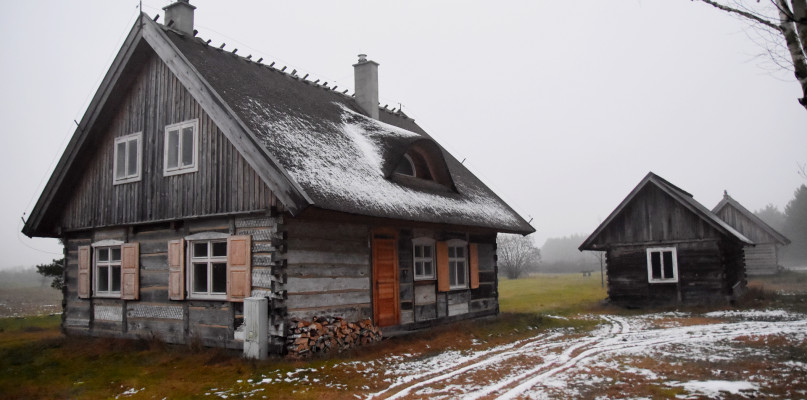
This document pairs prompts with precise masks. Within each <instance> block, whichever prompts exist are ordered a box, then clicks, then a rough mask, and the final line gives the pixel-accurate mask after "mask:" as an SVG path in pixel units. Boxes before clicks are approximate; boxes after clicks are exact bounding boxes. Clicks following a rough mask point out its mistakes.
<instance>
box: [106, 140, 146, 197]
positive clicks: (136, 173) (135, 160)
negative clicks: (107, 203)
mask: <svg viewBox="0 0 807 400" xmlns="http://www.w3.org/2000/svg"><path fill="white" fill-rule="evenodd" d="M142 137H143V133H142V132H137V133H133V134H131V135H126V136H121V137H119V138H116V139H115V155H114V163H115V164H114V166H113V168H112V169H113V171H112V174H113V179H112V184H113V185H118V184H121V183H129V182H137V181H139V180H140V164H141V163H142V162H141V161H142V158H143V155H142V154H143V149H142V144H141V143H143V141H142Z"/></svg>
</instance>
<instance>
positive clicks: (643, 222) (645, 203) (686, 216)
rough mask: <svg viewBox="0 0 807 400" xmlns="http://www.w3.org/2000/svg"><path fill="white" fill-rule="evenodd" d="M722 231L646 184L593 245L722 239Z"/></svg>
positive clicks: (656, 188)
mask: <svg viewBox="0 0 807 400" xmlns="http://www.w3.org/2000/svg"><path fill="white" fill-rule="evenodd" d="M719 238H721V234H720V233H719V232H718V231H716V230H715V229H714V228H712V227H711V226H709V224H708V223H707V222H706V221H704V220H703V219H702V218H701V217H699V216H697V215H695V214H694V213H693V212H691V211H689V210H688V209H686V207H684V206H683V205H682V204H681V203H680V202H678V201H676V200H675V199H673V198H672V197H670V196H669V195H668V194H667V193H665V192H664V191H662V190H661V189H659V188H658V187H657V186H655V185H646V186H645V187H644V188H643V189H642V190H641V191H640V192H639V193H637V194H636V196H635V197H634V199H633V201H631V202H630V203H629V204H627V206H626V207H625V208H624V209H623V210H622V212H620V213H619V215H617V216H616V217H615V218H614V220H612V221H611V222H610V223H609V224H608V226H607V227H606V228H605V229H604V230H603V231H602V232H601V233H600V234H599V235H598V236H597V238H596V239H595V241H594V242H593V243H592V244H595V245H602V246H605V245H613V244H629V243H649V242H670V241H676V240H678V241H688V240H702V239H719Z"/></svg>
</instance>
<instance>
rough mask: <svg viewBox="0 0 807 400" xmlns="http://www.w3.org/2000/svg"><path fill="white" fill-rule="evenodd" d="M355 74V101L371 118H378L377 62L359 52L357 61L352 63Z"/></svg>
mask: <svg viewBox="0 0 807 400" xmlns="http://www.w3.org/2000/svg"><path fill="white" fill-rule="evenodd" d="M353 72H354V75H355V87H356V101H357V102H358V103H359V106H360V107H361V108H362V110H364V112H366V113H367V115H369V116H370V117H371V118H374V119H378V63H377V62H375V61H370V60H368V59H367V55H366V54H359V61H358V62H357V63H356V64H353Z"/></svg>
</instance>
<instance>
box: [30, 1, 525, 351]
mask: <svg viewBox="0 0 807 400" xmlns="http://www.w3.org/2000/svg"><path fill="white" fill-rule="evenodd" d="M194 9H195V7H194V6H192V5H190V4H189V3H188V2H187V1H186V0H184V1H182V0H181V1H178V2H176V3H172V4H171V5H169V6H167V7H165V14H166V16H165V18H164V20H165V21H166V23H165V24H164V25H162V24H159V23H157V22H155V21H156V19H155V20H152V19H151V18H148V16H146V15H145V14H143V15H141V17H140V18H139V19H138V20H137V22H136V23H135V24H134V26H133V27H132V29H131V31H130V33H129V34H128V36H127V38H126V40H125V42H124V44H123V46H122V48H121V49H120V52H119V53H118V55H117V57H116V58H115V60H114V61H113V64H112V66H111V68H110V70H109V71H108V73H107V75H106V76H105V78H104V80H103V81H102V83H101V85H100V87H99V89H98V91H97V93H96V94H95V96H94V98H93V100H92V102H91V104H90V106H89V107H88V109H87V111H86V114H85V115H84V117H83V118H82V120H81V122H80V123H79V126H78V128H77V129H76V131H75V134H74V135H73V137H72V139H71V141H70V142H69V144H68V146H67V148H66V150H65V153H64V154H63V156H62V158H61V159H60V161H59V163H58V165H57V167H56V169H55V172H54V173H53V175H52V177H51V178H50V180H49V181H48V183H47V185H46V187H45V189H44V190H43V193H42V195H41V197H40V198H39V200H38V202H37V203H36V205H35V207H34V209H33V212H32V213H31V215H30V218H29V219H28V221H27V222H26V224H25V227H24V229H23V232H24V233H25V234H26V235H28V236H39V237H54V238H60V239H62V240H63V242H64V248H65V250H64V255H65V257H66V259H67V263H66V268H65V282H66V287H65V289H64V314H63V322H62V325H63V330H64V331H65V332H67V333H68V334H83V335H95V336H112V337H126V338H136V337H158V338H160V339H162V340H165V341H168V342H175V343H187V342H189V341H191V340H197V339H198V340H201V341H202V343H204V344H206V345H210V346H220V347H229V348H240V347H242V346H243V344H242V342H240V341H239V340H238V339H237V336H238V335H237V334H236V332H237V329H238V328H239V326H240V325H241V324H242V319H243V301H244V298H246V297H250V296H253V297H264V298H269V299H270V305H269V310H268V311H267V312H268V313H269V314H270V315H269V318H268V319H269V322H268V323H269V327H268V330H269V333H268V335H269V336H270V339H271V343H272V344H273V346H274V347H273V351H276V352H283V348H284V347H285V345H287V344H288V340H289V339H290V338H289V334H288V332H289V324H290V322H291V321H296V320H298V319H299V320H307V321H310V320H311V319H312V318H314V317H322V318H334V317H338V318H343V319H344V320H345V321H365V320H368V319H369V320H371V321H372V323H373V324H374V325H375V326H377V327H383V328H384V329H415V328H421V327H428V326H431V325H434V324H439V323H444V322H448V321H454V320H458V319H465V318H475V317H481V316H488V315H495V314H497V313H498V308H499V305H498V291H497V277H496V275H497V274H496V273H497V266H496V236H497V233H499V232H509V233H519V234H529V233H531V232H533V231H534V229H533V228H532V227H531V226H530V225H529V224H528V223H527V222H526V221H525V220H524V219H523V218H522V217H520V216H519V215H518V214H517V213H516V212H514V211H513V210H512V209H511V208H510V207H509V206H508V205H507V204H505V203H504V202H503V201H502V200H501V199H500V198H499V197H497V196H496V195H495V194H494V193H493V192H492V191H491V190H490V189H489V188H488V187H487V186H485V185H484V184H483V183H482V182H481V181H480V180H479V179H477V178H476V177H475V176H474V175H473V174H472V173H471V172H469V171H468V170H467V169H466V168H465V167H464V166H463V165H462V163H460V162H459V161H457V160H456V159H455V158H454V157H453V156H451V154H449V153H448V152H447V151H445V149H443V148H442V147H441V146H440V145H439V144H438V143H437V142H435V141H434V139H432V138H431V137H430V136H429V135H428V134H427V133H426V132H424V131H423V129H421V128H420V127H419V126H418V125H417V124H416V123H415V121H414V120H413V119H411V118H409V117H408V116H407V115H406V114H404V113H403V112H402V111H401V110H388V109H387V108H386V107H384V108H380V107H379V104H378V80H377V76H378V75H377V74H378V64H377V63H375V62H373V61H369V60H367V59H366V57H365V56H363V55H362V56H360V58H359V61H358V62H357V63H356V64H355V65H354V66H353V67H354V72H355V79H356V93H355V96H351V95H349V94H347V93H346V91H345V92H342V91H337V90H336V87H331V86H329V85H328V84H327V83H322V82H320V81H319V80H311V79H307V76H300V74H297V72H296V71H293V70H289V69H287V68H285V67H282V68H281V67H280V66H279V65H275V63H268V62H263V61H262V59H257V60H256V59H255V58H253V57H252V56H251V55H246V57H244V56H242V55H241V54H236V51H235V50H233V51H229V50H225V49H223V46H221V47H220V46H213V45H210V43H209V42H210V41H205V40H203V39H200V38H197V37H196V32H195V31H194V29H193V15H194ZM256 58H257V57H256Z"/></svg>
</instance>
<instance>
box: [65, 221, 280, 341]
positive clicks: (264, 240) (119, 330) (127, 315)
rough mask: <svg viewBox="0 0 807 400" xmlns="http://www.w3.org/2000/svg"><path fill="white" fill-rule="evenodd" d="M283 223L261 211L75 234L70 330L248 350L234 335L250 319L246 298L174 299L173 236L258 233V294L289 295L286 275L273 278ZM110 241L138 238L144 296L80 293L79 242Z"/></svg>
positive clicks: (70, 247)
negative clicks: (282, 284) (281, 283)
mask: <svg viewBox="0 0 807 400" xmlns="http://www.w3.org/2000/svg"><path fill="white" fill-rule="evenodd" d="M278 222H279V221H278V218H273V217H267V216H265V215H254V216H247V217H238V218H232V217H231V218H210V219H202V220H191V221H185V222H184V223H174V224H173V225H171V224H154V225H143V226H138V227H137V229H134V228H132V229H129V228H113V229H99V230H96V231H94V232H92V233H87V234H84V235H75V236H70V237H68V238H66V241H65V243H66V248H67V253H68V254H67V265H66V268H65V278H66V283H67V289H66V290H65V310H64V314H63V328H64V330H65V331H66V332H67V333H68V334H82V335H88V334H89V335H93V336H106V337H123V338H152V337H156V338H159V339H161V340H164V341H166V342H169V343H189V342H192V341H199V342H200V343H202V344H204V345H207V346H216V347H229V348H241V346H242V344H241V342H238V341H236V340H235V339H234V331H235V328H237V326H238V325H240V324H241V322H242V321H243V316H242V313H243V306H242V304H241V303H231V302H227V301H201V300H183V301H173V300H169V298H168V241H170V240H174V239H179V238H183V237H185V236H188V235H192V234H194V233H199V232H221V233H228V234H237V235H247V234H248V235H251V237H252V277H253V279H252V281H253V294H257V295H264V296H267V297H282V295H280V294H278V288H277V287H276V286H274V285H273V282H274V281H276V280H280V279H279V278H274V277H271V276H272V275H271V272H272V266H271V265H272V262H271V259H272V256H271V254H272V253H274V252H277V251H278V249H277V248H276V247H274V246H273V244H272V243H273V238H274V237H275V236H274V235H275V232H276V231H277V224H278ZM105 239H113V240H121V241H124V242H137V243H139V245H140V299H139V300H136V301H126V300H121V299H108V298H91V299H80V298H78V293H77V285H76V282H77V278H78V246H87V245H90V244H91V243H93V242H97V241H100V240H105ZM267 276H270V277H268V278H267ZM275 328H276V327H275ZM276 330H277V329H275V331H276ZM270 331H271V330H270ZM272 332H274V331H272ZM275 333H276V332H275Z"/></svg>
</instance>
